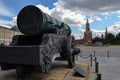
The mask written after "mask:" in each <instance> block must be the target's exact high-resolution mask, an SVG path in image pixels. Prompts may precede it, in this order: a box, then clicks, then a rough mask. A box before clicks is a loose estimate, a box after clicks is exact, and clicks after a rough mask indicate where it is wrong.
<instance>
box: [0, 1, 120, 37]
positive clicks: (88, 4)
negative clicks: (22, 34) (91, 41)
mask: <svg viewBox="0 0 120 80" xmlns="http://www.w3.org/2000/svg"><path fill="white" fill-rule="evenodd" d="M119 3H120V0H0V26H5V27H13V26H14V25H15V23H16V18H17V15H18V13H19V11H20V10H21V9H22V8H23V7H25V6H27V5H35V6H37V7H39V8H40V9H41V10H42V11H43V12H45V13H47V14H49V15H50V16H53V17H55V18H56V19H58V20H60V21H61V22H64V23H66V24H68V25H69V26H70V27H71V29H72V34H73V35H74V36H75V38H76V39H79V38H82V37H83V33H84V30H85V23H86V19H88V20H89V23H90V27H91V30H92V32H93V36H94V37H95V36H100V35H101V33H104V31H105V29H106V27H107V28H108V31H109V32H111V33H113V34H117V33H118V32H120V5H119Z"/></svg>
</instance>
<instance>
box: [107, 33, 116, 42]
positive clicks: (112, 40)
mask: <svg viewBox="0 0 120 80" xmlns="http://www.w3.org/2000/svg"><path fill="white" fill-rule="evenodd" d="M106 43H109V44H114V43H115V35H113V34H112V33H108V34H107V36H106Z"/></svg>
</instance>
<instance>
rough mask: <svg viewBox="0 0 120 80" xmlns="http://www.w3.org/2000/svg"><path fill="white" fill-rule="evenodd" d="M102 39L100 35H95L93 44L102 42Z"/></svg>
mask: <svg viewBox="0 0 120 80" xmlns="http://www.w3.org/2000/svg"><path fill="white" fill-rule="evenodd" d="M100 41H101V39H100V38H99V37H95V38H94V39H93V40H92V42H93V44H94V43H96V42H100Z"/></svg>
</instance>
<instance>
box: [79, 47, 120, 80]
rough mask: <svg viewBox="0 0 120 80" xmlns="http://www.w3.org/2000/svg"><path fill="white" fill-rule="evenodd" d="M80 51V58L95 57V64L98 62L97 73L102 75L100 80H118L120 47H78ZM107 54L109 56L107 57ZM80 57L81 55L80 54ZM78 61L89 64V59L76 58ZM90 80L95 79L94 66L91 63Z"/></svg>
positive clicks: (119, 78)
mask: <svg viewBox="0 0 120 80" xmlns="http://www.w3.org/2000/svg"><path fill="white" fill-rule="evenodd" d="M80 49H81V51H82V56H84V57H87V56H89V55H90V54H92V55H94V50H95V56H96V57H97V62H99V73H100V74H102V77H101V78H102V80H120V46H110V47H85V46H82V47H80ZM108 53H109V56H110V57H108ZM80 55H81V54H80ZM78 60H79V61H86V62H89V63H90V58H86V59H85V58H81V57H80V56H79V57H78ZM91 72H92V74H91V76H90V77H91V79H90V80H92V79H94V78H95V77H96V75H95V73H94V72H95V65H94V61H93V66H92V67H91Z"/></svg>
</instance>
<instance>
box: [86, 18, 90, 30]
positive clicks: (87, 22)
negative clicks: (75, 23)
mask: <svg viewBox="0 0 120 80" xmlns="http://www.w3.org/2000/svg"><path fill="white" fill-rule="evenodd" d="M86 31H90V25H89V21H88V19H87V21H86Z"/></svg>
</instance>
